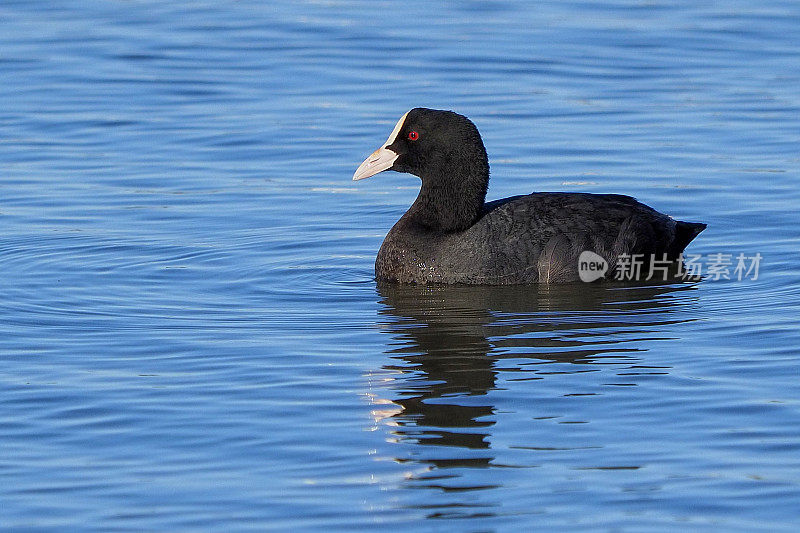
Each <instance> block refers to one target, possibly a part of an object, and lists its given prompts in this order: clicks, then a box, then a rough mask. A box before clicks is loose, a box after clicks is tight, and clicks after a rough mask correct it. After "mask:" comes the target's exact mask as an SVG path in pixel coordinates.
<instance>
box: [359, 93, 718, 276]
mask: <svg viewBox="0 0 800 533" xmlns="http://www.w3.org/2000/svg"><path fill="white" fill-rule="evenodd" d="M383 170H395V171H398V172H408V173H411V174H414V175H416V176H419V177H420V178H421V180H422V186H421V188H420V192H419V195H418V196H417V199H416V200H415V201H414V203H413V205H412V206H411V207H410V208H409V209H408V211H407V212H406V213H405V214H404V215H403V216H402V217H401V218H400V220H399V221H398V222H397V223H396V224H395V225H394V227H392V229H391V230H390V231H389V234H388V235H387V236H386V239H385V240H384V242H383V245H382V246H381V249H380V251H379V252H378V256H377V259H376V261H375V276H376V278H377V279H379V280H384V281H394V282H400V283H446V284H454V283H466V284H492V285H496V284H523V283H562V282H571V281H577V280H578V279H579V276H578V257H579V255H580V254H581V252H583V251H586V250H589V251H592V252H594V253H596V254H598V255H599V256H601V257H602V258H604V259H605V260H606V261H607V262H608V264H609V265H610V268H609V269H608V272H607V273H606V275H605V277H606V278H608V277H613V276H614V273H615V271H616V268H618V263H619V258H620V256H623V255H628V256H632V255H633V254H641V256H642V258H643V260H644V261H645V266H646V262H647V261H648V260H649V259H650V258H652V257H655V258H657V259H660V258H663V257H667V258H668V259H670V260H672V261H677V260H678V259H679V256H680V254H681V252H682V251H683V249H684V248H685V247H686V245H688V244H689V242H690V241H691V240H692V239H694V238H695V237H696V236H697V235H698V234H699V233H700V232H701V231H702V230H703V229H705V227H706V226H705V224H699V223H690V222H681V221H676V220H674V219H672V218H670V217H669V216H667V215H664V214H662V213H659V212H658V211H656V210H654V209H652V208H650V207H648V206H646V205H644V204H642V203H639V202H637V201H636V200H635V199H633V198H631V197H629V196H623V195H617V194H588V193H548V192H541V193H533V194H528V195H524V196H514V197H511V198H505V199H502V200H495V201H492V202H489V203H485V197H486V190H487V187H488V183H489V163H488V158H487V155H486V149H485V148H484V146H483V141H482V140H481V137H480V134H479V133H478V130H477V128H476V127H475V125H474V124H473V123H472V122H471V121H470V120H469V119H467V118H466V117H464V116H461V115H458V114H456V113H453V112H451V111H438V110H433V109H424V108H416V109H412V110H411V111H409V112H408V113H406V114H405V115H404V116H403V117H402V118H401V119H400V121H399V122H398V123H397V126H395V129H394V131H393V132H392V135H390V137H389V139H388V140H387V142H386V143H385V144H384V145H383V146H382V147H381V148H379V149H378V150H376V151H375V152H374V153H373V154H372V155H371V156H370V157H369V158H367V160H365V161H364V163H362V165H361V166H360V167H359V169H358V170H357V171H356V174H355V175H354V176H353V179H362V178H366V177H369V176H371V175H374V174H377V173H378V172H381V171H383ZM665 254H666V255H665Z"/></svg>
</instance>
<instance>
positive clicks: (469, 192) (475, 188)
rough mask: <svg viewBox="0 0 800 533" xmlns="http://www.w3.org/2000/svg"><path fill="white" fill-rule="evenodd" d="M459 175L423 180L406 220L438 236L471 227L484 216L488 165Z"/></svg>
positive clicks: (429, 176) (444, 174) (429, 177)
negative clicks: (438, 233) (434, 232)
mask: <svg viewBox="0 0 800 533" xmlns="http://www.w3.org/2000/svg"><path fill="white" fill-rule="evenodd" d="M464 170H465V171H466V172H464V174H462V175H454V174H452V173H450V172H447V171H444V172H442V173H441V175H426V176H422V187H421V188H420V191H419V195H418V196H417V199H416V200H415V201H414V204H413V205H412V206H411V208H409V210H408V213H407V216H408V217H409V218H410V219H411V220H413V221H414V222H415V223H417V224H419V225H421V226H423V227H425V228H427V229H429V230H432V231H437V232H445V233H452V232H457V231H463V230H465V229H467V228H469V227H470V226H472V225H473V224H474V223H475V222H477V220H478V219H479V218H480V217H481V215H482V214H483V206H484V202H485V200H486V189H487V187H488V185H489V165H488V163H486V162H483V164H481V163H478V164H474V165H472V166H471V167H467V168H466V169H464Z"/></svg>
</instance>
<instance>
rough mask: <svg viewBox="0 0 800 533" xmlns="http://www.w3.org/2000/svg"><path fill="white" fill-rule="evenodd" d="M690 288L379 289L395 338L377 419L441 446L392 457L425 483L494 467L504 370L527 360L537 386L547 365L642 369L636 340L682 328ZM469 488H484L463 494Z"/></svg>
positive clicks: (401, 435)
mask: <svg viewBox="0 0 800 533" xmlns="http://www.w3.org/2000/svg"><path fill="white" fill-rule="evenodd" d="M694 289H695V284H693V283H675V284H669V285H667V284H665V285H656V286H653V285H649V286H647V285H619V286H615V285H608V284H606V285H600V284H573V285H558V286H525V287H496V286H494V287H452V286H409V285H392V284H386V285H383V284H381V285H379V286H378V293H379V295H380V302H381V303H382V304H383V307H382V309H381V311H380V314H381V316H382V318H383V320H381V324H382V326H383V328H384V331H385V332H386V333H387V334H389V335H390V336H391V337H392V341H391V342H390V343H389V347H390V349H389V350H388V352H387V354H388V355H389V356H390V358H391V360H392V361H391V362H390V363H387V364H386V365H384V366H383V367H382V369H381V370H380V371H376V372H375V373H374V374H375V375H383V376H388V377H387V379H386V384H385V386H384V387H381V388H380V389H379V390H378V391H377V392H374V393H373V396H372V401H373V402H374V403H375V404H376V409H375V411H373V414H374V415H375V418H376V420H379V421H380V422H381V423H383V424H384V425H386V426H389V427H390V438H391V440H393V441H395V442H403V443H412V444H415V445H426V446H430V445H433V446H436V447H437V448H436V450H435V452H434V449H432V448H431V449H430V451H431V453H422V452H420V451H419V450H418V451H417V452H413V453H412V455H411V456H410V458H409V457H405V458H403V457H398V458H396V460H398V461H414V462H416V463H421V464H426V465H428V467H429V468H428V473H426V474H425V475H424V476H423V477H424V479H425V480H427V481H430V480H432V479H440V478H441V477H445V478H446V477H448V476H447V475H446V474H443V473H442V472H432V471H433V470H437V471H438V470H439V469H442V468H446V467H454V466H458V467H473V468H476V467H477V468H480V467H487V466H492V465H493V462H492V461H493V460H494V459H495V456H494V454H493V453H492V452H491V434H492V426H494V424H495V420H496V417H497V414H496V412H495V411H496V409H495V406H494V405H492V402H491V400H490V396H489V395H488V393H489V392H490V391H492V390H494V389H496V388H497V380H498V373H499V372H502V371H504V368H503V366H502V365H501V364H500V363H502V362H503V361H510V360H511V359H514V360H515V362H516V361H517V360H519V359H522V360H523V361H530V362H531V363H534V367H533V368H536V369H538V370H539V372H538V374H537V377H536V378H535V379H543V377H542V375H543V374H546V372H542V370H544V367H547V366H552V364H549V363H553V362H557V363H569V364H574V365H588V364H600V363H602V362H603V361H604V359H607V358H608V359H609V360H611V359H613V360H614V361H616V362H617V363H618V362H619V361H620V358H625V357H627V358H630V359H632V360H633V362H635V361H638V359H640V358H641V357H642V355H643V351H644V350H646V344H645V343H644V342H640V341H649V340H653V339H658V338H664V337H665V336H666V333H665V331H664V330H665V329H666V326H667V325H669V324H673V323H677V322H681V321H684V320H685V318H683V319H682V318H680V317H681V316H685V313H683V314H682V313H680V309H681V307H683V306H686V305H690V302H691V301H692V300H693V297H692V292H693V291H694ZM535 363H539V364H535ZM582 368H586V367H585V366H584V367H582ZM575 369H576V370H579V368H578V367H576V368H575ZM508 384H509V382H506V383H504V385H503V386H504V387H508ZM439 447H446V448H439ZM447 450H450V453H448V452H447ZM450 477H452V476H450ZM440 488H445V487H443V486H440ZM467 488H471V489H476V488H486V487H462V488H461V490H465V489H467ZM447 489H448V490H454V489H455V487H452V486H451V487H448V488H447Z"/></svg>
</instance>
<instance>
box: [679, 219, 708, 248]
mask: <svg viewBox="0 0 800 533" xmlns="http://www.w3.org/2000/svg"><path fill="white" fill-rule="evenodd" d="M676 222H677V224H676V226H675V239H674V240H673V241H672V244H671V245H670V255H671V256H673V257H677V256H678V255H680V253H681V252H683V250H684V249H685V248H686V247H687V246H688V245H689V243H690V242H692V241H693V240H694V238H695V237H697V236H698V235H699V234H700V232H701V231H703V230H704V229H706V224H702V223H700V222H683V221H681V220H678V221H676Z"/></svg>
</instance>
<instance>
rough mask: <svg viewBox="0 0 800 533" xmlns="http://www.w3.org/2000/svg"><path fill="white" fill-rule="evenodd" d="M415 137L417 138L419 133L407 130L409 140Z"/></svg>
mask: <svg viewBox="0 0 800 533" xmlns="http://www.w3.org/2000/svg"><path fill="white" fill-rule="evenodd" d="M417 139H419V133H417V132H416V131H409V132H408V140H409V141H416V140H417Z"/></svg>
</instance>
